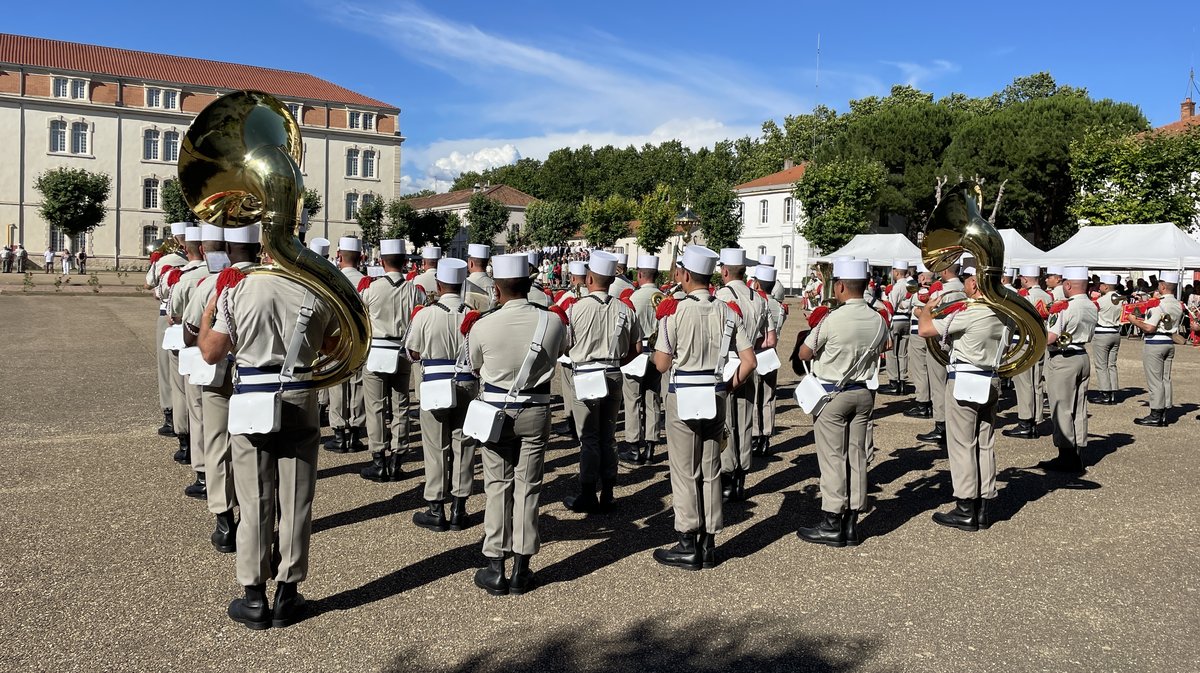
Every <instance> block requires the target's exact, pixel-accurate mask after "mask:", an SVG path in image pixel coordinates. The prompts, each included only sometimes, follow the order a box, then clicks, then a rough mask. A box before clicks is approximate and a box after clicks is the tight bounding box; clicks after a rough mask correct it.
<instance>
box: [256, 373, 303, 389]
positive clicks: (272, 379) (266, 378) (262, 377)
mask: <svg viewBox="0 0 1200 673" xmlns="http://www.w3.org/2000/svg"><path fill="white" fill-rule="evenodd" d="M311 378H312V377H311V375H309V374H301V375H300V376H284V375H283V374H238V383H240V384H242V385H247V386H254V385H261V384H264V383H296V382H299V381H308V380H310V379H311Z"/></svg>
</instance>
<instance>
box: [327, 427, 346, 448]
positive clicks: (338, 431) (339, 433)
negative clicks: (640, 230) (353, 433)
mask: <svg viewBox="0 0 1200 673" xmlns="http://www.w3.org/2000/svg"><path fill="white" fill-rule="evenodd" d="M325 450H326V451H332V452H333V453H346V431H345V430H343V429H342V428H334V429H333V436H332V437H330V438H329V439H327V440H325Z"/></svg>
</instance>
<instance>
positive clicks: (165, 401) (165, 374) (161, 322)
mask: <svg viewBox="0 0 1200 673" xmlns="http://www.w3.org/2000/svg"><path fill="white" fill-rule="evenodd" d="M166 332H167V316H165V315H160V316H158V323H157V324H156V326H155V331H154V352H155V359H156V360H157V361H158V408H159V409H171V408H172V407H171V377H170V376H169V374H170V372H171V351H165V350H163V347H162V342H163V335H164V334H166ZM172 413H173V412H172Z"/></svg>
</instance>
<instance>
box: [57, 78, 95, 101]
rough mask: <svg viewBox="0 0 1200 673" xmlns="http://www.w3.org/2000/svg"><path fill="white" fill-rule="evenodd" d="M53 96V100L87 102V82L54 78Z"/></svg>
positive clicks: (84, 80)
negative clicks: (62, 99) (64, 99)
mask: <svg viewBox="0 0 1200 673" xmlns="http://www.w3.org/2000/svg"><path fill="white" fill-rule="evenodd" d="M53 94H54V97H55V98H70V99H72V100H87V99H88V81H87V80H86V79H67V78H66V77H55V78H54V88H53Z"/></svg>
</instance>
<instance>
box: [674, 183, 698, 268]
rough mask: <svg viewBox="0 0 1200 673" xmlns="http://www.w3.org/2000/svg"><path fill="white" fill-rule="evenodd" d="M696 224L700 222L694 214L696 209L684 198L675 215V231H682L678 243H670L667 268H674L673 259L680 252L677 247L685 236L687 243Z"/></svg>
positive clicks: (676, 257) (677, 256)
mask: <svg viewBox="0 0 1200 673" xmlns="http://www.w3.org/2000/svg"><path fill="white" fill-rule="evenodd" d="M698 224H700V216H699V215H697V214H696V211H694V210H692V204H690V203H688V202H687V201H686V200H685V201H684V202H683V209H682V210H680V211H679V214H677V215H676V216H675V231H676V233H678V232H679V231H680V230H682V231H683V233H682V235H680V236H679V243H674V244H672V245H671V248H672V249H671V265H670V266H669V267H667V269H668V270H670V269H674V268H675V260H676V259H678V258H679V253H680V252H681V251H680V249H679V245H680V243H683V242H684V241H685V238H686V241H687V242H688V243H690V242H691V239H692V235H691V231H692V229H693V228H695V227H696V225H698Z"/></svg>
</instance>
